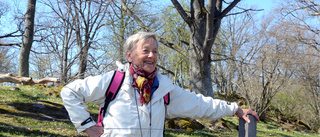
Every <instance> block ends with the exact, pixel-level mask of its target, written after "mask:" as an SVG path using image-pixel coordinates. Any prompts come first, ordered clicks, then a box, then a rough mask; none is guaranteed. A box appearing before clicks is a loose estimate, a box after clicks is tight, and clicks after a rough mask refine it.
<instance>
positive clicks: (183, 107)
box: [167, 85, 238, 120]
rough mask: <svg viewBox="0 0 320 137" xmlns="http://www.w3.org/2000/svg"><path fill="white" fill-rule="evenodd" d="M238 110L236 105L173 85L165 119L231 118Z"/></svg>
mask: <svg viewBox="0 0 320 137" xmlns="http://www.w3.org/2000/svg"><path fill="white" fill-rule="evenodd" d="M237 110H238V105H237V103H230V102H226V101H223V100H219V99H213V98H211V97H204V96H203V95H201V94H196V93H194V92H189V91H186V90H184V89H182V88H181V87H179V86H176V85H174V88H173V90H172V91H171V92H170V104H169V105H168V106H167V117H168V118H174V117H189V118H194V119H198V118H206V119H210V120H213V119H218V118H221V117H224V116H233V115H235V113H236V111H237Z"/></svg>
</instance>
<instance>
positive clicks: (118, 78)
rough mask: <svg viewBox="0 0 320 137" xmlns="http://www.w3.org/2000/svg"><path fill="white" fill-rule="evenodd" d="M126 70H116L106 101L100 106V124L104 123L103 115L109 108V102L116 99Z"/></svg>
mask: <svg viewBox="0 0 320 137" xmlns="http://www.w3.org/2000/svg"><path fill="white" fill-rule="evenodd" d="M124 74H125V73H124V72H120V71H115V72H114V74H113V76H112V78H111V82H110V84H109V87H108V89H107V91H106V94H105V95H106V99H105V101H104V106H103V107H102V108H101V106H100V108H99V115H98V123H97V125H98V126H103V124H102V120H103V117H104V116H105V114H106V110H107V108H108V105H109V103H110V102H111V101H112V100H114V98H115V97H116V96H117V94H118V91H119V89H120V87H121V85H122V83H123V80H124Z"/></svg>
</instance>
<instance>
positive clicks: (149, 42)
mask: <svg viewBox="0 0 320 137" xmlns="http://www.w3.org/2000/svg"><path fill="white" fill-rule="evenodd" d="M126 56H127V59H128V61H129V62H131V63H132V64H133V65H136V66H137V67H139V68H141V69H143V70H144V71H146V72H148V73H151V72H153V71H154V70H155V68H156V65H157V61H158V47H157V43H156V41H155V39H153V38H148V39H146V40H145V41H141V40H139V41H138V42H137V45H136V47H135V48H134V49H133V51H127V52H126Z"/></svg>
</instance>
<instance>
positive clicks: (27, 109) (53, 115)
mask: <svg viewBox="0 0 320 137" xmlns="http://www.w3.org/2000/svg"><path fill="white" fill-rule="evenodd" d="M6 105H7V106H10V107H12V108H11V109H13V110H10V109H9V108H8V109H4V108H0V113H2V114H7V115H13V116H19V117H29V118H32V119H37V120H43V121H58V122H65V123H68V124H70V120H69V116H68V112H67V111H66V110H65V108H64V107H63V105H61V104H58V103H53V102H49V101H36V102H30V103H29V102H28V103H21V102H12V103H8V104H6Z"/></svg>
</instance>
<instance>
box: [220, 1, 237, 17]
mask: <svg viewBox="0 0 320 137" xmlns="http://www.w3.org/2000/svg"><path fill="white" fill-rule="evenodd" d="M239 2H240V0H234V1H233V2H232V3H231V4H230V5H229V6H228V7H227V8H225V9H224V10H223V11H222V12H221V14H220V15H219V18H223V17H225V16H226V15H227V13H228V12H230V11H231V9H233V8H234V7H235V6H236V5H237V4H238V3H239Z"/></svg>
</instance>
